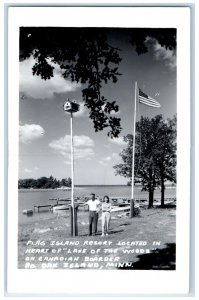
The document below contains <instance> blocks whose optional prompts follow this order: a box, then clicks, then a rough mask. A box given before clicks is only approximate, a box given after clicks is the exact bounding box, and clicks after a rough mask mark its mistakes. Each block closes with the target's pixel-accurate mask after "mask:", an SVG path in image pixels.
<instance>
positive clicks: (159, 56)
mask: <svg viewBox="0 0 199 300" xmlns="http://www.w3.org/2000/svg"><path fill="white" fill-rule="evenodd" d="M145 43H146V44H148V45H149V46H150V47H151V48H152V50H153V52H154V57H155V59H156V60H157V61H163V62H164V64H165V66H167V67H168V68H169V70H170V71H174V70H175V69H176V51H175V50H170V49H166V48H165V47H162V46H161V45H160V44H159V43H158V41H157V40H156V39H154V38H150V37H147V38H146V41H145Z"/></svg>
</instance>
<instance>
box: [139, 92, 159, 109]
mask: <svg viewBox="0 0 199 300" xmlns="http://www.w3.org/2000/svg"><path fill="white" fill-rule="evenodd" d="M138 99H139V103H142V104H145V105H148V106H152V107H160V106H161V105H160V103H159V102H158V101H157V100H155V99H153V98H151V97H149V96H148V95H147V94H145V93H143V92H142V91H141V89H140V88H139V96H138Z"/></svg>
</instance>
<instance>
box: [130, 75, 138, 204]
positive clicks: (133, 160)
mask: <svg viewBox="0 0 199 300" xmlns="http://www.w3.org/2000/svg"><path fill="white" fill-rule="evenodd" d="M136 104H137V81H136V82H135V104H134V126H133V150H132V181H131V199H134V169H135V129H136Z"/></svg>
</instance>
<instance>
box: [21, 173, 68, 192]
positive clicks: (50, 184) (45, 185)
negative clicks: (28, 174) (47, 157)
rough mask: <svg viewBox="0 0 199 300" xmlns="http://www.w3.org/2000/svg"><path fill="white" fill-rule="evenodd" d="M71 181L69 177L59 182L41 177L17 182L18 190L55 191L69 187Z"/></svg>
mask: <svg viewBox="0 0 199 300" xmlns="http://www.w3.org/2000/svg"><path fill="white" fill-rule="evenodd" d="M71 184H72V180H71V178H70V177H68V178H63V179H61V180H59V179H56V178H54V177H53V176H52V175H51V176H50V177H45V176H42V177H40V178H38V179H34V178H27V179H19V180H18V189H30V188H32V189H56V188H60V187H71Z"/></svg>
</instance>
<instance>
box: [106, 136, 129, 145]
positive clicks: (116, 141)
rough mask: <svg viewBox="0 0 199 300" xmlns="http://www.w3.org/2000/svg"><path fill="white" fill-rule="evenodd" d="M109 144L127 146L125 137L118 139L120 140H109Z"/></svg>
mask: <svg viewBox="0 0 199 300" xmlns="http://www.w3.org/2000/svg"><path fill="white" fill-rule="evenodd" d="M109 142H111V143H113V144H116V145H119V146H124V145H126V142H125V141H124V139H123V137H118V138H112V139H111V138H109Z"/></svg>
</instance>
